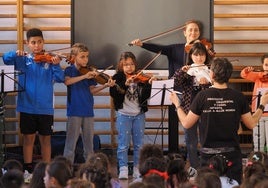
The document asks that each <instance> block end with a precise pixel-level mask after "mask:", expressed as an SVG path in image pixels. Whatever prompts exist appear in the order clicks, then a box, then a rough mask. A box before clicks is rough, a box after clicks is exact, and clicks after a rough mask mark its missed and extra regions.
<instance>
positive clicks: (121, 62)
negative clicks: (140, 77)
mask: <svg viewBox="0 0 268 188" xmlns="http://www.w3.org/2000/svg"><path fill="white" fill-rule="evenodd" d="M128 58H131V59H132V61H133V63H134V65H135V69H136V68H137V60H136V57H135V55H134V54H133V53H132V52H123V53H122V54H121V55H120V58H119V62H118V64H117V72H123V65H124V62H125V60H126V59H128Z"/></svg>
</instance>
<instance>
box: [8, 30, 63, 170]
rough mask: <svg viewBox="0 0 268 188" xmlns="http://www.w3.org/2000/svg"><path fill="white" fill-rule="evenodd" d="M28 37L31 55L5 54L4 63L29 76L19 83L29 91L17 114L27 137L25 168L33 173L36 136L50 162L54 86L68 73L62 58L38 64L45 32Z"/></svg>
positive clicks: (22, 95)
mask: <svg viewBox="0 0 268 188" xmlns="http://www.w3.org/2000/svg"><path fill="white" fill-rule="evenodd" d="M26 36H27V41H26V44H27V46H28V48H29V50H30V53H28V52H25V51H23V50H17V51H10V52H7V53H5V54H4V55H3V61H4V63H5V64H6V65H14V66H15V70H18V71H21V72H23V73H25V75H24V74H20V75H19V83H20V84H21V85H24V86H25V88H24V89H25V90H24V91H23V92H19V93H18V98H17V111H18V112H20V131H21V133H22V134H23V158H24V169H25V170H27V171H29V172H32V170H33V165H32V160H33V159H32V156H33V147H34V141H35V137H36V133H38V135H39V141H40V144H41V155H42V158H43V161H45V162H50V158H51V143H50V140H51V134H52V132H53V114H54V108H53V92H54V90H53V83H54V82H63V81H64V74H63V70H62V69H61V67H60V65H59V63H60V58H59V57H58V56H55V57H51V59H49V60H46V59H44V60H40V62H36V59H35V57H36V55H40V53H41V54H42V53H43V51H44V38H43V34H42V31H41V30H40V29H38V28H32V29H30V30H28V31H27V34H26ZM24 83H25V84H24Z"/></svg>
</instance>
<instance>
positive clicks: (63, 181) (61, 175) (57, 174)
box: [47, 161, 72, 186]
mask: <svg viewBox="0 0 268 188" xmlns="http://www.w3.org/2000/svg"><path fill="white" fill-rule="evenodd" d="M47 173H48V175H49V176H50V177H54V178H55V179H56V180H57V181H58V183H59V185H61V186H66V185H67V181H68V180H69V179H71V178H72V173H71V170H70V168H69V167H68V166H67V165H66V164H65V163H64V162H62V161H52V162H51V163H50V164H49V165H48V167H47Z"/></svg>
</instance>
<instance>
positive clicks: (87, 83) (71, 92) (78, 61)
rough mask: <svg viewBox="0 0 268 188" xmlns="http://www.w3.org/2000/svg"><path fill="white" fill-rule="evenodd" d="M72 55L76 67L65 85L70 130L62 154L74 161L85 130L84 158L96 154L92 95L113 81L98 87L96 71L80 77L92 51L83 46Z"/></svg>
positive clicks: (78, 45) (68, 71)
mask: <svg viewBox="0 0 268 188" xmlns="http://www.w3.org/2000/svg"><path fill="white" fill-rule="evenodd" d="M71 56H72V57H73V59H74V64H72V65H70V66H69V67H67V68H66V69H65V71H64V75H65V82H64V83H65V85H66V86H67V116H68V122H67V129H66V142H65V147H64V153H63V155H64V156H65V157H66V158H68V159H69V160H70V161H72V162H74V154H75V146H76V143H77V140H78V138H79V135H80V128H81V129H82V140H83V145H84V147H83V148H84V158H85V159H86V158H87V156H88V154H90V153H93V135H94V125H93V124H94V121H93V120H94V109H93V105H94V98H93V94H95V93H97V92H99V91H101V90H103V89H104V88H107V87H110V86H113V85H114V81H113V80H111V79H110V80H108V82H107V83H105V84H104V85H100V86H97V82H96V81H95V79H94V77H95V76H96V75H97V74H98V73H97V72H96V71H88V72H87V73H86V74H81V73H80V71H79V69H80V67H86V65H87V63H88V56H89V50H88V48H87V47H86V46H85V45H84V44H82V43H76V44H74V45H73V46H72V49H71Z"/></svg>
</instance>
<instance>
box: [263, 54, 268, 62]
mask: <svg viewBox="0 0 268 188" xmlns="http://www.w3.org/2000/svg"><path fill="white" fill-rule="evenodd" d="M266 58H268V54H264V55H263V56H262V57H261V63H262V64H263V63H264V59H266Z"/></svg>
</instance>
